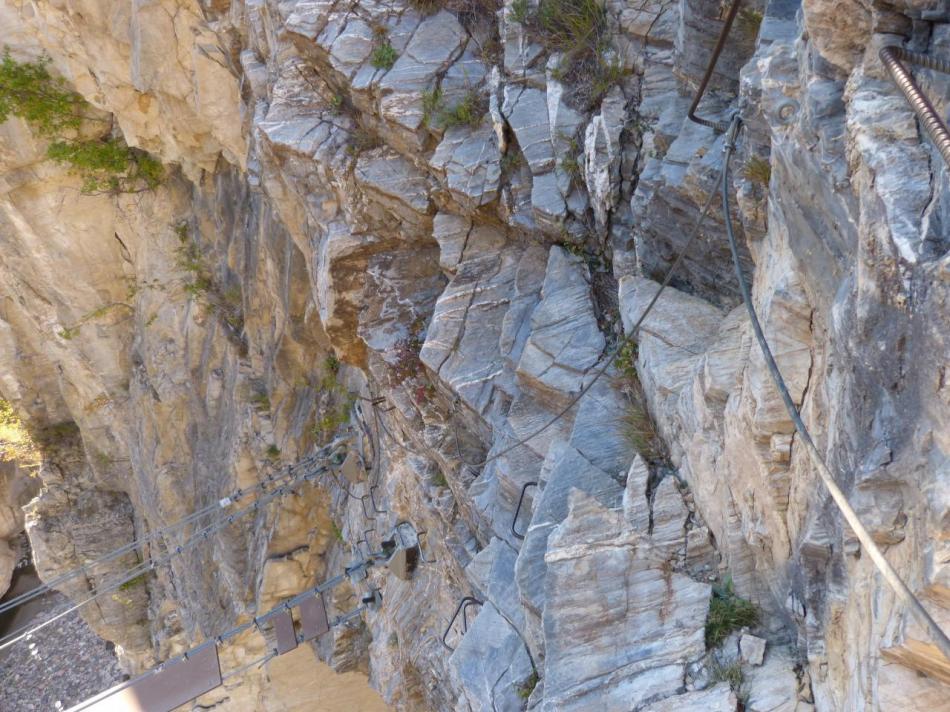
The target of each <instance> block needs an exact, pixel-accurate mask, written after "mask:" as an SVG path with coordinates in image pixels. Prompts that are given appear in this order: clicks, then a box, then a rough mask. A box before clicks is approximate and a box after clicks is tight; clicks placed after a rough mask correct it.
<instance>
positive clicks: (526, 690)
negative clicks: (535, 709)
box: [518, 671, 540, 700]
mask: <svg viewBox="0 0 950 712" xmlns="http://www.w3.org/2000/svg"><path fill="white" fill-rule="evenodd" d="M539 681H540V678H539V677H538V673H537V671H535V672H533V673H531V677H529V678H528V679H527V680H525V682H524V684H523V685H521V686H520V687H519V688H518V697H520V698H521V699H522V700H526V699H528V698H529V697H531V693H532V692H534V688H536V687H537V686H538V682H539Z"/></svg>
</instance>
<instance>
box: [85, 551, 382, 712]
mask: <svg viewBox="0 0 950 712" xmlns="http://www.w3.org/2000/svg"><path fill="white" fill-rule="evenodd" d="M377 558H379V557H378V556H377V555H373V554H371V555H370V556H369V557H368V558H366V559H363V560H362V561H358V562H357V563H355V564H353V565H351V566H348V567H346V569H344V573H342V574H337V575H336V576H334V577H333V578H331V579H327V580H326V581H324V582H323V583H320V584H317V585H316V586H313V587H311V588H308V589H307V590H306V591H303V592H301V593H298V594H297V595H295V596H292V597H291V598H288V599H287V600H285V601H282V602H281V603H278V604H277V605H276V606H274V607H273V608H271V609H270V610H269V611H267V612H266V613H262V614H261V615H259V616H254V617H253V618H252V619H251V620H249V621H247V622H246V623H241V624H240V625H236V626H234V627H233V628H231V629H229V630H226V631H225V632H223V633H221V634H219V635H216V636H214V637H213V638H208V639H207V640H206V641H205V642H203V643H201V644H200V645H197V646H195V647H194V648H192V649H191V650H188V651H187V652H184V653H182V654H181V655H177V656H175V657H174V658H170V659H168V660H165V661H163V662H161V663H159V664H158V665H156V666H155V667H153V668H151V669H150V670H146V671H145V672H143V673H142V674H141V675H138V676H136V677H134V678H132V679H130V680H126V681H125V682H123V683H121V684H120V685H117V686H115V687H113V688H110V689H108V690H106V691H105V692H108V693H109V694H110V695H112V694H115V693H116V692H121V691H122V690H124V689H126V688H127V687H131V686H132V685H134V684H135V683H137V682H139V681H140V680H144V679H145V678H147V677H150V676H152V675H154V674H155V673H157V672H160V671H161V670H163V669H164V668H165V667H166V666H167V665H170V664H172V663H177V662H182V661H185V660H187V659H188V658H190V657H191V656H193V655H196V654H197V653H200V652H201V651H203V650H205V649H206V648H208V647H210V646H212V645H221V644H223V643H224V641H226V640H229V639H230V638H233V637H235V636H237V635H240V634H241V633H244V632H245V631H248V630H250V629H252V628H258V629H260V627H261V625H262V624H264V623H266V622H267V621H268V620H270V619H271V618H273V617H275V616H277V615H279V614H281V613H283V612H284V611H289V610H290V609H291V608H295V607H297V606H299V605H300V604H301V603H303V602H304V601H306V600H307V599H308V598H310V597H311V596H317V595H319V594H321V593H323V592H324V591H327V590H330V589H332V588H335V587H336V586H338V585H339V584H340V583H342V582H343V580H344V579H345V578H346V576H347V575H349V573H350V572H351V571H354V570H356V569H358V568H360V567H362V566H372V565H373V564H374V563H375V562H376V560H377ZM364 608H365V606H359V607H357V608H355V609H354V610H352V611H349V612H347V613H344V614H343V615H340V616H337V617H336V618H334V619H333V620H332V621H330V627H331V628H332V627H335V626H337V625H340V624H341V623H345V622H346V621H348V620H350V619H352V618H354V617H356V616H357V615H359V614H360V613H361V612H362V611H363V610H364ZM298 642H299V641H298ZM276 655H277V654H276V652H274V651H271V652H269V653H268V654H267V655H265V656H263V657H261V658H258V659H257V660H254V661H252V662H251V663H248V664H247V665H245V666H243V667H241V668H238V669H236V670H232V671H230V672H228V673H227V674H226V675H222V677H221V680H222V681H224V680H227V679H228V678H230V677H233V676H234V675H237V674H240V673H242V672H244V671H246V670H248V669H249V668H252V667H254V666H255V665H263V664H264V663H266V662H267V661H268V660H270V659H271V658H273V657H276ZM105 692H103V693H100V694H99V695H95V696H94V697H92V698H90V699H88V700H84V701H83V702H80V703H79V704H78V705H75V706H74V707H70V708H69V712H79V711H80V710H83V709H86V708H87V707H89V706H90V705H92V704H94V703H96V702H99V701H101V700H102V699H104V698H103V697H102V695H104V694H105Z"/></svg>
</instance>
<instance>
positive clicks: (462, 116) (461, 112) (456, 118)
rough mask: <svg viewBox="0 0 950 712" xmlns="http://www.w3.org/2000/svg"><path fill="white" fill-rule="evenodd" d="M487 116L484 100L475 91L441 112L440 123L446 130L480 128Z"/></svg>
mask: <svg viewBox="0 0 950 712" xmlns="http://www.w3.org/2000/svg"><path fill="white" fill-rule="evenodd" d="M484 115H485V105H484V102H483V101H482V98H481V97H480V96H479V95H478V93H477V92H475V91H474V90H470V91H468V92H466V93H465V95H464V96H463V97H462V98H461V99H460V100H459V101H458V102H457V103H456V104H455V105H454V106H451V107H447V108H444V109H442V111H440V112H439V123H441V124H442V125H443V126H444V127H445V128H447V129H448V128H452V127H453V126H471V127H472V128H474V127H476V126H478V125H479V124H480V123H481V121H482V117H483V116H484Z"/></svg>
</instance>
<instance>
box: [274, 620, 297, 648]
mask: <svg viewBox="0 0 950 712" xmlns="http://www.w3.org/2000/svg"><path fill="white" fill-rule="evenodd" d="M273 621H274V632H275V633H277V654H278V655H283V654H284V653H289V652H290V651H291V650H293V649H294V648H296V647H297V631H295V630H294V619H293V617H292V616H291V615H290V611H281V612H280V613H278V614H277V615H276V616H275V617H274V618H273Z"/></svg>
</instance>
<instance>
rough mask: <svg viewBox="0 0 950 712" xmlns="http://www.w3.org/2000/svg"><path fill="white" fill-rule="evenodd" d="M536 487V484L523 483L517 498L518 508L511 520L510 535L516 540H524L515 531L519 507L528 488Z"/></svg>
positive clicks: (522, 536) (519, 511) (519, 512)
mask: <svg viewBox="0 0 950 712" xmlns="http://www.w3.org/2000/svg"><path fill="white" fill-rule="evenodd" d="M537 486H538V483H537V482H525V484H524V487H522V488H521V496H520V497H518V506H517V507H516V508H515V516H514V517H512V519H511V534H512V535H513V536H514V537H515V538H517V539H524V534H519V533H518V530H517V529H515V524H517V523H518V515H519V514H521V505H522V504H524V494H525V492H527V491H528V488H529V487H537Z"/></svg>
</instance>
